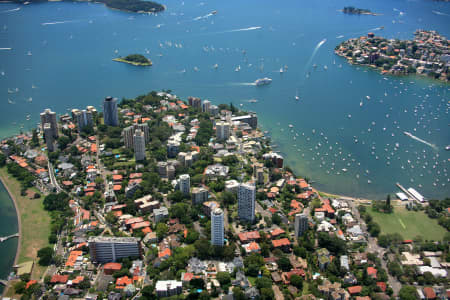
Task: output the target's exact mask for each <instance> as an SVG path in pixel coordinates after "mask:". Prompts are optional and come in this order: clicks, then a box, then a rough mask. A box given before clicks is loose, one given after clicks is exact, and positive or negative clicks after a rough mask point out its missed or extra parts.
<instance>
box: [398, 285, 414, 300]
mask: <svg viewBox="0 0 450 300" xmlns="http://www.w3.org/2000/svg"><path fill="white" fill-rule="evenodd" d="M398 296H399V297H400V300H417V290H416V288H415V287H414V286H411V285H403V286H402V288H401V289H400V292H399V293H398Z"/></svg>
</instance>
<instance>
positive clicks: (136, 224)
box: [131, 221, 150, 230]
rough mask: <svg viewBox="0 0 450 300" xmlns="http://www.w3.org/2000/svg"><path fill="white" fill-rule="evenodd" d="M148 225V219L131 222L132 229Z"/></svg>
mask: <svg viewBox="0 0 450 300" xmlns="http://www.w3.org/2000/svg"><path fill="white" fill-rule="evenodd" d="M148 226H150V222H149V221H143V222H138V223H133V224H131V228H132V229H133V230H134V229H139V228H143V227H148Z"/></svg>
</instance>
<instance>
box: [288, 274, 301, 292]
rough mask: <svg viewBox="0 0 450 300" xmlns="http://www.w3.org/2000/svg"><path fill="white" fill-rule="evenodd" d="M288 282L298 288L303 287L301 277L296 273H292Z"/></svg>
mask: <svg viewBox="0 0 450 300" xmlns="http://www.w3.org/2000/svg"><path fill="white" fill-rule="evenodd" d="M290 282H291V284H292V285H293V286H295V287H296V288H298V289H299V290H301V289H303V278H302V277H300V276H298V275H295V274H294V275H292V276H291V279H290Z"/></svg>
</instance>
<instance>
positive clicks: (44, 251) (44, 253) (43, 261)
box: [37, 247, 54, 266]
mask: <svg viewBox="0 0 450 300" xmlns="http://www.w3.org/2000/svg"><path fill="white" fill-rule="evenodd" d="M53 253H54V251H53V248H51V247H45V248H41V249H40V250H39V251H38V253H37V256H38V257H39V264H40V265H41V266H49V265H50V264H51V262H52V258H53Z"/></svg>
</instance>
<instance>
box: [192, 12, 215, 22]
mask: <svg viewBox="0 0 450 300" xmlns="http://www.w3.org/2000/svg"><path fill="white" fill-rule="evenodd" d="M212 16H214V14H213V13H209V14H207V15H204V16H201V17H196V18H194V19H192V20H193V21H199V20H202V19H208V18H209V17H212Z"/></svg>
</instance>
